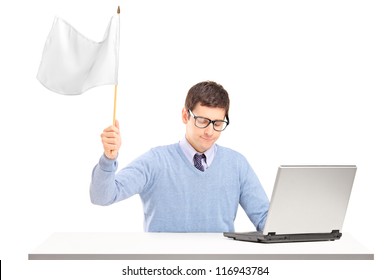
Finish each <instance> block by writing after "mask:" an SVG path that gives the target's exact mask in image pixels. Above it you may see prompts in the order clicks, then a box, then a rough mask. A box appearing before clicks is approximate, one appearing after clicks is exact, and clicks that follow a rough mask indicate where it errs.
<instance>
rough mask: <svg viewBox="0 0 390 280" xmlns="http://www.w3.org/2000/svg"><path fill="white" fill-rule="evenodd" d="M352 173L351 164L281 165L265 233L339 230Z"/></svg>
mask: <svg viewBox="0 0 390 280" xmlns="http://www.w3.org/2000/svg"><path fill="white" fill-rule="evenodd" d="M355 174H356V166H354V165H342V166H341V165H337V166H335V165H332V166H331V165H326V166H318V165H315V166H307V165H305V166H298V165H290V166H287V165H283V166H280V167H279V169H278V173H277V176H276V180H275V186H274V189H273V192H272V197H271V203H270V207H269V212H268V218H267V221H266V224H265V227H264V231H263V232H264V234H268V233H270V232H275V233H276V234H295V233H326V232H331V231H332V230H339V231H340V232H341V229H342V226H343V222H344V217H345V214H346V211H347V206H348V201H349V197H350V194H351V190H352V185H353V181H354V178H355Z"/></svg>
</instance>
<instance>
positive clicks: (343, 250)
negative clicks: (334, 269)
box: [28, 233, 374, 260]
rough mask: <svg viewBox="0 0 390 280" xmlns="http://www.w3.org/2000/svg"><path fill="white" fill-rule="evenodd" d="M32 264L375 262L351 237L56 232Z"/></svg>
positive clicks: (31, 255) (45, 243)
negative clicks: (265, 239) (275, 239)
mask: <svg viewBox="0 0 390 280" xmlns="http://www.w3.org/2000/svg"><path fill="white" fill-rule="evenodd" d="M28 259H29V260H373V259H374V254H373V253H372V252H370V251H369V250H368V249H366V248H365V247H364V246H363V245H361V244H360V243H359V242H357V241H356V240H355V239H354V238H353V237H352V236H350V235H348V234H343V236H342V237H341V239H340V240H336V241H321V242H300V243H284V244H282V243H280V244H261V243H252V242H242V241H236V240H233V239H229V238H226V237H224V236H223V235H222V233H54V234H53V235H51V236H50V237H49V238H48V239H47V240H46V241H45V242H44V243H43V244H42V245H40V246H39V247H38V248H37V249H35V250H34V251H33V252H32V253H30V254H29V255H28Z"/></svg>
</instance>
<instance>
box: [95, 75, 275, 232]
mask: <svg viewBox="0 0 390 280" xmlns="http://www.w3.org/2000/svg"><path fill="white" fill-rule="evenodd" d="M229 103H230V101H229V96H228V93H227V92H226V90H225V89H224V88H223V87H222V86H221V85H219V84H217V83H215V82H210V81H207V82H201V83H198V84H196V85H194V86H193V87H192V88H191V89H190V90H189V92H188V94H187V97H186V101H185V107H184V108H183V110H182V120H183V123H184V124H185V126H186V134H185V137H184V138H183V139H182V140H181V141H180V142H179V143H175V144H172V145H167V146H161V147H156V148H153V149H151V150H150V151H149V152H147V153H145V154H144V155H142V156H140V157H139V158H137V159H136V160H134V161H133V162H132V163H130V164H129V165H128V166H126V167H125V168H123V169H122V170H121V171H119V172H118V173H116V171H117V156H118V151H119V148H120V146H121V137H120V130H119V124H118V122H116V124H115V126H110V127H108V128H106V129H105V130H104V131H103V133H102V135H101V138H102V142H103V147H104V155H102V157H101V158H100V160H99V163H98V164H97V165H96V166H95V168H94V170H93V174H92V182H91V188H90V195H91V201H92V203H94V204H99V205H109V204H112V203H114V202H118V201H121V200H123V199H126V198H128V197H130V196H132V195H134V194H139V195H140V197H141V200H142V202H143V207H144V215H145V217H144V221H145V222H144V228H145V231H153V232H156V231H157V232H161V231H163V232H224V231H234V220H235V217H236V213H237V209H238V205H239V204H240V205H241V206H242V207H243V209H244V210H245V212H246V214H247V215H248V217H249V218H250V220H251V221H252V223H253V224H254V225H255V226H256V229H257V230H262V229H263V227H264V223H265V219H266V216H267V212H268V206H269V201H268V198H267V196H266V194H265V192H264V190H263V188H262V186H261V184H260V182H259V180H258V178H257V176H256V175H255V173H254V171H253V170H252V168H251V167H250V165H249V164H248V162H247V161H246V159H245V158H244V157H243V156H242V155H241V154H239V153H237V152H235V151H233V150H231V149H228V148H225V147H221V146H219V145H217V144H216V143H215V142H216V141H217V140H218V138H219V136H220V135H221V133H222V131H223V130H224V129H225V128H226V127H227V126H228V124H229V115H228V113H229Z"/></svg>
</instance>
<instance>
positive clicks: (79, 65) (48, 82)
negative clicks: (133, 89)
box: [37, 14, 119, 95]
mask: <svg viewBox="0 0 390 280" xmlns="http://www.w3.org/2000/svg"><path fill="white" fill-rule="evenodd" d="M118 63H119V14H116V15H114V16H113V17H112V18H111V20H110V22H109V24H108V26H107V29H106V33H105V35H104V38H103V40H102V41H101V42H95V41H93V40H90V39H88V38H87V37H85V36H84V35H82V34H80V33H79V32H78V31H77V30H76V29H74V28H73V27H72V26H71V25H70V24H68V23H67V22H65V21H64V20H62V19H61V18H57V17H56V18H55V19H54V23H53V26H52V29H51V31H50V33H49V35H48V37H47V40H46V44H45V47H44V50H43V54H42V60H41V64H40V67H39V70H38V74H37V79H38V80H39V81H40V82H41V83H42V84H43V85H44V86H45V87H46V88H48V89H49V90H51V91H54V92H57V93H60V94H65V95H76V94H81V93H83V92H85V91H86V90H88V89H90V88H93V87H96V86H101V85H110V84H113V85H117V84H118Z"/></svg>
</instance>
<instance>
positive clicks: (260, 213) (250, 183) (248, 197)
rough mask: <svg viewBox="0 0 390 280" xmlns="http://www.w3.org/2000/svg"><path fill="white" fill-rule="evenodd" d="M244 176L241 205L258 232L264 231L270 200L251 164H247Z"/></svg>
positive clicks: (241, 181)
mask: <svg viewBox="0 0 390 280" xmlns="http://www.w3.org/2000/svg"><path fill="white" fill-rule="evenodd" d="M243 174H244V176H242V177H241V179H240V183H241V194H240V204H241V206H242V208H243V209H244V211H245V213H246V214H247V215H248V217H249V219H250V220H251V221H252V223H253V224H254V225H255V227H256V230H258V231H262V230H263V229H264V225H265V221H266V219H267V214H268V208H269V199H268V197H267V194H266V193H265V191H264V189H263V186H262V185H261V183H260V181H259V179H258V177H257V176H256V174H255V172H254V171H253V169H252V168H251V167H250V165H249V163H247V162H246V168H244V173H243Z"/></svg>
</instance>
